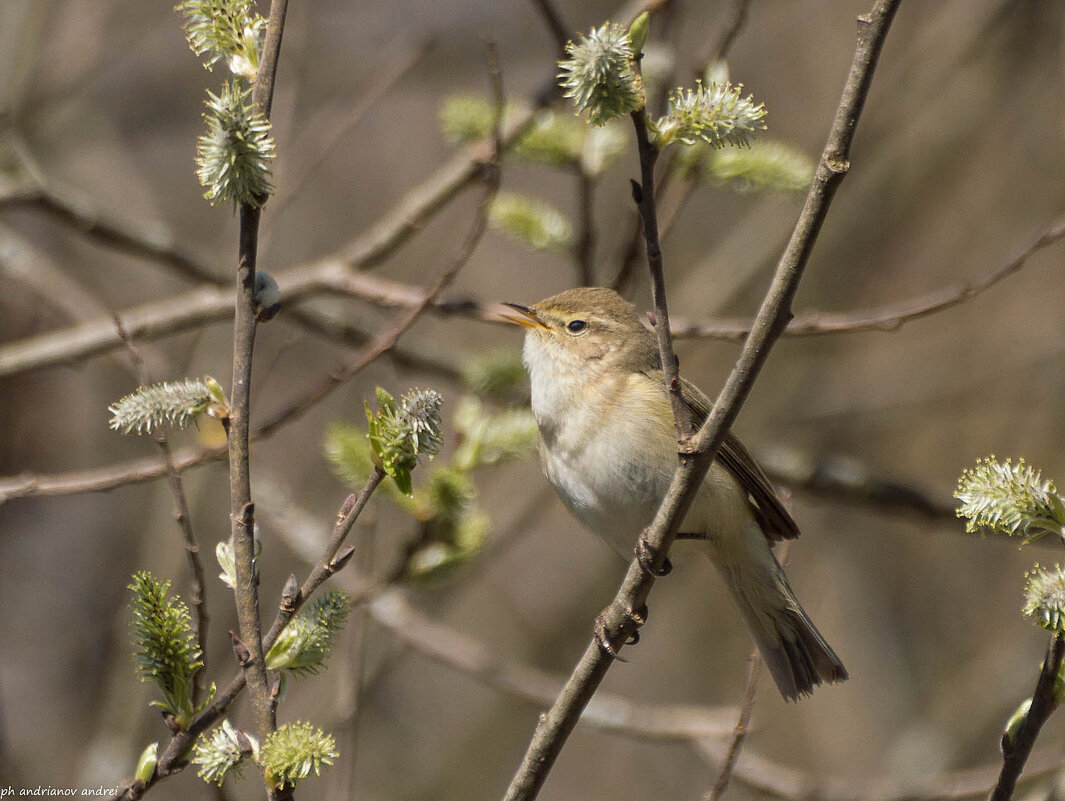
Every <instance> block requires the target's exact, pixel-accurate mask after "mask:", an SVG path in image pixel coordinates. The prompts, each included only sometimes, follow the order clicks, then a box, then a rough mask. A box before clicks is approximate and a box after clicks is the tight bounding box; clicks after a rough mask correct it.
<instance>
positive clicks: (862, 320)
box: [674, 217, 1065, 340]
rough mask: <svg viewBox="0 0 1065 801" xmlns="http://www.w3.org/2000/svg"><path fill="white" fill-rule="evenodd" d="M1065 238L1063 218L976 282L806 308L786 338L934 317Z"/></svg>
mask: <svg viewBox="0 0 1065 801" xmlns="http://www.w3.org/2000/svg"><path fill="white" fill-rule="evenodd" d="M1062 237H1065V217H1062V218H1060V219H1058V220H1056V221H1055V222H1053V223H1051V224H1050V225H1049V226H1048V227H1047V228H1046V229H1045V230H1044V231H1043V232H1042V233H1040V234H1038V235H1037V236H1036V237H1035V238H1034V239H1032V240H1031V242H1029V244H1027V245H1026V246H1024V247H1023V248H1022V249H1021V250H1019V251H1018V252H1017V253H1016V254H1014V255H1013V256H1011V257H1010V258H1009V259H1008V260H1007V261H1006V262H1005V263H1004V264H1002V265H1000V266H999V267H997V268H995V269H994V270H992V271H991V272H989V273H987V274H986V275H984V277H983V278H979V279H977V280H975V281H971V282H969V283H966V284H961V285H959V286H954V287H946V288H944V289H940V290H936V291H934V292H929V293H927V294H925V295H921V296H918V297H916V298H912V299H910V300H908V301H905V302H903V303H892V304H886V305H884V306H878V307H874V308H870V309H862V310H858V311H851V312H840V313H829V312H804V313H802V314H797V315H795V318H794V319H793V320H792V321H791V322H790V323H789V324H788V329H787V331H786V332H785V334H786V335H787V336H819V335H824V334H850V333H857V332H862V331H897V330H898V329H900V328H902V326H903V325H905V324H906V323H908V322H911V321H912V320H918V319H920V318H923V317H930V316H932V315H934V314H938V313H940V312H943V311H947V310H948V309H952V308H954V307H956V306H960V305H962V304H963V303H967V302H968V301H970V300H972V299H973V298H976V297H978V296H979V295H982V294H983V293H984V292H986V291H988V290H989V289H991V288H992V287H994V286H995V285H996V284H998V283H999V282H1000V281H1002V280H1003V279H1005V278H1008V277H1009V276H1011V275H1013V274H1015V273H1017V272H1019V271H1020V270H1021V268H1023V267H1024V265H1025V263H1026V262H1027V261H1028V259H1029V258H1030V257H1031V256H1033V255H1035V254H1036V253H1038V252H1039V251H1040V250H1043V249H1044V248H1046V247H1049V246H1050V245H1053V244H1055V243H1057V242H1058V241H1060V240H1061V238H1062ZM674 329H675V335H676V336H677V337H712V338H715V339H735V340H742V339H743V338H744V337H746V336H747V334H748V333H749V332H750V324H749V323H746V322H742V323H741V322H736V323H725V322H718V323H714V322H708V323H695V322H692V323H677V324H676V325H674Z"/></svg>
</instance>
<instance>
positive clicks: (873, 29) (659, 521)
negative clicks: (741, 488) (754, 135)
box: [505, 0, 898, 801]
mask: <svg viewBox="0 0 1065 801" xmlns="http://www.w3.org/2000/svg"><path fill="white" fill-rule="evenodd" d="M897 8H898V2H897V0H880V1H879V2H877V3H875V4H874V6H873V9H872V10H871V11H870V12H868V13H866V14H863V15H861V16H859V18H858V35H857V39H858V41H857V46H856V48H855V54H854V60H853V62H852V65H851V68H850V71H849V74H848V76H847V80H846V84H845V86H844V89H843V96H842V99H841V100H840V104H839V108H838V109H837V112H836V118H835V120H834V121H833V124H832V128H831V131H830V133H829V136H828V141H827V142H826V145H825V149H824V152H823V155H822V157H821V161H820V163H819V165H818V168H817V172H816V175H815V180H814V183H813V185H812V186H811V188H810V192H809V194H808V195H807V198H806V203H805V204H804V206H803V210H802V212H801V214H800V216H799V219H798V221H797V223H796V226H795V229H794V231H793V233H792V238H791V240H790V241H789V243H788V246H787V248H786V249H785V252H784V253H783V254H782V256H781V259H780V262H779V264H778V267H777V270H776V274H775V275H774V277H773V281H772V283H771V285H770V287H769V290H768V291H767V293H766V295H765V299H764V300H763V302H762V305H761V308H760V309H759V312H758V315H757V318H756V321H755V325H754V326H753V327H752V332H751V335H750V336H749V337H748V339H747V341H746V343H745V344H744V347H743V350H742V351H741V352H740V355H739V358H738V360H737V362H736V366H735V367H734V368H733V370H732V372H731V374H730V375H729V377H728V380H727V381H726V382H725V385H724V387H723V388H722V390H721V392H720V394H719V395H718V397H717V400H716V401H715V403H714V406H713V409H712V410H711V411H710V414H709V415H708V417H707V420H706V422H705V423H704V425H703V426H702V427H701V428H700V429H699V432H698V433H697V434H696V436H695V437H694V438H693V439H692V440H691V442H690V447H689V448H688V449H687V450H688V451H689V454H686V455H685V457H684V458H682V459H681V461H680V465H679V467H678V468H677V471H676V473H675V474H674V476H673V481H672V483H671V485H670V488H669V491H668V493H667V494H666V497H665V499H664V500H663V503H662V505H661V507H660V508H659V510H658V512H657V513H656V515H655V520H654V522H653V523H652V524H651V526H650V527H649V528H648V529H647V531H646V532H645V534H644V535H643V539H644V541H645V542H646V546H647V548H646V550H647V551H648V552H649V554H650V555H651V558H650V559H649V560H648V561H649V562H650V564H649V565H648V566H644V564H643V563H642V562H641V560H640V559H636V560H634V561H633V562H632V563H631V564H630V565H629V570H628V572H627V573H626V576H625V579H624V581H623V583H622V585H621V587H620V588H619V590H618V593H617V595H616V596H615V598H614V600H613V601H612V602H611V604H610V606H609V607H608V608H607V609H606V610H604V612H603V613H602V615H601V616H600V618H599V621H598V622H597V627H596V636H595V637H593V639H592V641H591V643H590V644H589V645H588V647H587V648H586V650H585V652H584V655H583V656H582V657H581V659H580V661H579V662H578V664H577V666H576V667H575V668H574V671H573V673H572V674H571V676H570V679H569V680H568V681H567V684H566V687H564V688H563V690H562V692H561V693H560V694H559V696H558V698H557V699H556V701H555V703H554V704H553V705H552V707H551V709H550V710H549V711H548V712H546V713H544V714H543V715H541V717H540V720H539V723H538V725H537V727H536V731H535V733H534V734H533V738H532V740H531V742H530V744H529V747H528V749H527V751H526V754H525V757H524V758H523V760H522V764H521V766H520V767H519V769H518V770H517V772H516V773H515V775H514V777H513V779H512V780H511V783H510V787H509V788H508V790H507V793H506V796H505V797H506V799H507V800H508V801H528V800H529V799H533V798H535V797H536V796H537V794H538V793H539V790H540V788H541V787H542V786H543V783H544V781H545V780H546V778H547V774H548V772H549V771H550V769H551V767H552V765H553V764H554V761H555V759H556V758H557V756H558V754H559V752H560V751H561V749H562V747H563V745H564V743H565V741H566V739H567V737H568V736H569V734H570V733H571V732H572V730H573V727H574V726H575V725H576V723H577V720H578V718H579V716H580V712H581V710H582V709H583V708H584V706H585V705H586V704H587V703H588V701H589V700H590V699H591V697H592V696H593V695H594V693H595V690H596V689H597V688H598V686H599V684H600V683H601V681H602V680H603V678H604V677H605V675H606V672H607V670H608V669H609V667H610V665H611V664H612V663H613V660H614V658H615V656H616V654H617V651H618V650H620V648H622V647H623V646H624V645H625V643H626V641H627V640H628V639H629V638H630V637H631V636H632V635H633V634H634V633H635V631H636V629H637V628H638V627H639V625H640V623H642V619H643V617H644V614H643V610H644V604H645V601H646V599H647V596H648V594H649V593H650V591H651V588H652V587H653V585H654V583H655V580H656V578H657V575H658V574H659V573H660V572H661V571H662V569H663V566H664V564H665V561H666V555H667V554H668V551H669V546H670V544H671V543H672V540H673V538H674V537H675V535H676V532H677V529H678V528H679V525H680V522H681V519H682V518H683V515H684V512H685V511H686V510H687V508H688V504H690V502H691V499H692V497H693V496H694V495H695V492H696V490H697V489H698V486H699V484H700V482H701V481H702V480H703V478H704V477H705V475H706V472H707V470H708V469H709V467H710V463H711V461H712V459H713V458H714V455H715V453H716V451H717V449H718V447H719V446H720V444H721V442H722V441H723V440H724V438H725V435H726V433H727V431H728V428H729V426H730V425H731V423H732V421H733V420H734V419H735V417H736V415H737V414H738V412H739V409H740V406H741V405H742V404H743V402H744V400H745V399H746V398H747V396H748V394H749V393H750V391H751V388H752V386H753V384H754V381H755V379H756V378H757V376H758V373H759V372H760V369H761V367H762V365H763V364H764V363H765V360H766V358H767V357H768V354H769V351H770V349H771V348H772V346H773V345H774V344H775V342H776V341H777V339H778V338H779V336H780V333H781V332H782V331H783V329H784V328H785V326H786V323H787V320H788V316H789V315H790V309H791V301H792V299H793V298H794V295H795V292H796V290H797V288H798V283H799V279H800V278H801V277H802V273H803V269H804V268H805V266H806V263H807V262H808V260H809V256H810V252H811V250H812V248H813V245H814V242H815V240H816V238H817V234H818V232H819V231H820V228H821V225H822V223H823V221H824V219H825V216H826V215H827V213H828V208H829V205H830V203H831V200H832V197H833V196H834V194H835V190H836V189H837V188H838V186H839V184H840V182H841V181H842V180H843V178H844V177H845V175H846V174H847V172H848V171H849V169H850V161H849V156H850V145H851V141H852V139H853V135H854V131H855V129H856V126H857V123H858V118H859V116H860V115H861V111H862V108H863V106H864V104H865V100H866V97H867V95H868V92H869V87H870V84H871V82H872V77H873V72H874V70H875V66H876V63H877V60H878V57H879V55H880V51H881V48H882V46H883V42H884V39H885V37H886V35H887V32H888V29H889V27H890V24H891V20H892V19H893V17H894V14H895V11H896V10H897ZM638 24H639V20H638V21H637V23H636V24H635V25H634V29H633V31H632V32H631V34H630V35H631V36H632V40H633V41H630V44H631V45H632V46H633V50H634V51H635V52H639V51H640V50H641V49H642V46H643V42H644V36H645V30H646V29H645V28H644V29H642V30H640V31H639V32H637V30H635V28H636V26H637V25H638ZM570 52H571V54H572V53H573V51H572V50H571V51H570ZM578 66H579V65H574V68H573V69H571V70H570V74H575V73H576V67H578ZM574 94H576V96H577V99H578V101H579V102H581V103H582V105H583V104H584V103H583V100H582V96H581V92H580V90H579V88H578V89H577V91H576V92H575V93H574ZM620 96H621V100H622V105H624V101H625V95H624V92H622V93H620ZM637 108H638V106H637V107H633V108H628V109H625V111H632V110H636V109H637ZM683 111H684V109H683V108H680V104H679V103H678V108H677V117H676V119H677V120H678V122H679V123H680V127H679V128H673V129H672V133H673V135H675V136H676V137H677V138H680V139H681V141H684V139H683V138H682V137H683V136H684V135H685V134H686V133H687V130H686V128H685V122H686V121H687V117H686V115H684V114H683V113H682V112H683ZM593 119H594V117H593ZM751 121H752V122H754V119H753V117H752V118H751ZM666 122H667V121H660V122H659V123H658V124H657V127H658V128H659V131H660V134H661V136H662V139H660V143H663V142H665V141H668V138H667V136H668V135H667V134H666V132H667V131H668V130H670V129H669V128H668V127H667V124H666ZM694 122H695V123H696V124H695V126H694V128H693V129H692V133H694V134H695V135H696V136H700V135H702V134H703V132H704V131H706V130H707V129H706V128H705V127H703V126H705V125H706V123H704V122H702V121H701V120H695V121H694ZM637 130H639V128H638V126H637ZM709 132H713V131H709ZM741 134H742V132H741ZM644 174H646V173H644ZM635 199H636V200H637V201H639V200H640V198H639V196H637V197H636V198H635ZM642 210H643V209H642V208H641V211H642ZM644 222H645V225H646V224H647V222H648V221H647V217H646V215H644ZM647 240H648V243H649V245H651V244H653V243H654V238H653V237H652V236H650V232H649V233H648V236H647ZM655 256H656V254H654V253H648V263H649V266H650V267H651V269H652V271H653V270H654V268H655V265H654V258H655ZM656 312H657V303H656ZM661 322H663V323H664V322H665V320H664V319H663V320H662V321H661ZM660 340H661V341H663V342H666V343H667V344H668V332H665V331H663V332H662V334H661V335H660ZM606 643H609V645H610V646H611V648H610V650H609V651H608V650H607V648H606V647H605V644H606Z"/></svg>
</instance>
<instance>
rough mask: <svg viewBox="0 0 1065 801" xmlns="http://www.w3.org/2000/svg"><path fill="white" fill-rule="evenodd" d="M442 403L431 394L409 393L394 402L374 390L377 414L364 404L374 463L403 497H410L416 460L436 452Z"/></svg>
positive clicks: (430, 391)
mask: <svg viewBox="0 0 1065 801" xmlns="http://www.w3.org/2000/svg"><path fill="white" fill-rule="evenodd" d="M442 405H443V399H442V398H441V397H440V395H439V393H437V392H434V391H433V390H411V391H410V392H408V393H407V394H406V395H404V396H403V398H402V400H401V401H399V402H397V401H396V399H395V398H393V397H392V395H391V394H389V393H388V392H387V391H386V390H384V389H382V388H381V387H378V388H377V411H376V412H375V411H374V410H373V409H372V408H370V404H369V403H367V404H366V422H367V433H366V436H367V437H368V438H369V440H370V448H371V450H372V451H373V456H374V462H375V463H376V464H378V465H380V467H381V469H382V470H384V471H385V472H386V473H388V475H390V476H392V479H393V480H394V481H395V482H396V486H397V487H399V489H400V491H401V492H402V493H403V494H404V495H407V496H410V495H411V492H412V487H411V476H410V473H411V470H413V469H414V468H415V467H417V465H418V459H419V457H421V456H423V455H427V456H429V457H430V458H432V457H433V456H435V455H436V453H437V452H438V451H439V450H440V445H441V443H442V441H441V438H440V407H441V406H442Z"/></svg>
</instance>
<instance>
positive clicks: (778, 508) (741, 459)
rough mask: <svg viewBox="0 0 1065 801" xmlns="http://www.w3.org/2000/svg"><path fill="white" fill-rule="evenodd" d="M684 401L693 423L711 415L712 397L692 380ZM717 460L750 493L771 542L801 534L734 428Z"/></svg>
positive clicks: (686, 386) (684, 382)
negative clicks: (705, 393) (734, 432)
mask: <svg viewBox="0 0 1065 801" xmlns="http://www.w3.org/2000/svg"><path fill="white" fill-rule="evenodd" d="M681 385H682V387H683V391H684V403H685V405H686V406H687V407H688V410H689V411H690V412H691V415H692V425H693V426H694V427H695V428H698V427H699V426H701V425H702V424H703V423H704V422H705V421H706V418H707V415H709V414H710V399H709V398H707V397H706V395H704V394H703V392H702V390H700V389H699V388H698V387H697V386H695V385H694V384H693V383H691V382H690V381H688V380H687V379H685V378H681ZM717 460H718V461H719V462H720V463H721V464H722V465H724V467H725V468H726V469H727V470H728V471H729V472H730V473H732V475H733V476H735V477H736V480H737V481H739V482H740V486H742V487H743V489H744V490H746V492H747V496H748V498H749V500H750V503H751V510H752V511H753V512H754V515H755V517H756V518H757V519H758V524H759V525H760V526H761V527H762V531H763V532H764V533H765V535H766V537H768V538H769V540H770V541H775V540H780V539H785V540H790V539H794V538H795V537H798V536H799V527H798V525H797V524H796V523H795V521H794V520H792V519H791V515H790V514H788V510H787V509H785V508H784V505H783V504H782V503H781V502H780V499H779V498H778V497H777V494H776V491H775V490H774V489H773V485H772V484H771V483H770V482H769V479H768V478H767V477H766V474H765V473H764V472H763V471H762V468H761V467H759V466H758V462H756V461H755V460H754V457H753V456H751V454H750V452H749V451H748V450H747V448H745V447H744V445H743V443H742V442H740V440H739V438H738V437H737V436H736V435H735V434H733V433H732V432H731V431H730V432H729V433H728V434H727V435H726V436H725V441H724V442H722V443H721V448H720V449H719V450H718V452H717Z"/></svg>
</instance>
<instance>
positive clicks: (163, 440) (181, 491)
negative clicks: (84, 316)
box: [115, 315, 210, 705]
mask: <svg viewBox="0 0 1065 801" xmlns="http://www.w3.org/2000/svg"><path fill="white" fill-rule="evenodd" d="M115 328H116V329H117V330H118V335H119V336H120V337H122V340H123V342H125V343H126V348H127V350H128V351H129V355H130V358H131V359H132V361H133V368H134V372H135V373H136V376H137V383H139V384H140V385H141V386H142V387H143V386H148V384H150V383H151V380H150V378H149V376H148V371H147V369H146V368H145V366H144V358H143V357H142V356H141V352H140V349H139V348H138V347H137V345H136V343H135V342H134V341H133V339H132V338H131V337H130V336H129V333H128V332H127V331H126V330H125V329H124V328H123V327H122V321H121V320H120V319H119V318H118V316H117V315H116V316H115ZM155 444H156V445H158V446H159V451H160V453H162V455H163V462H164V463H165V465H166V483H167V487H168V488H169V490H170V497H171V499H172V500H173V503H174V521H175V522H176V523H177V525H178V529H179V530H180V531H181V537H182V541H183V542H184V545H185V556H186V558H187V560H188V565H189V605H190V606H191V607H192V611H193V614H194V615H195V617H196V642H197V644H198V646H199V649H200V669H199V671H198V672H197V673H196V683H195V686H194V688H193V695H192V702H193V705H195V704H196V702H197V701H198V700H199V698H200V695H201V694H202V693H204V692H206V691H207V626H208V623H209V622H210V617H209V615H208V614H207V579H206V577H205V574H204V572H203V563H202V562H201V561H200V546H199V543H198V542H197V540H196V532H194V531H193V530H192V513H191V512H190V511H189V502H188V498H187V497H186V496H185V484H184V482H183V481H182V479H181V473H179V472H178V471H177V469H176V468H175V467H174V458H173V454H172V452H171V450H170V442H169V440H167V437H166V431H165V430H163V429H161V428H160V429H158V430H157V431H156V432H155Z"/></svg>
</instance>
